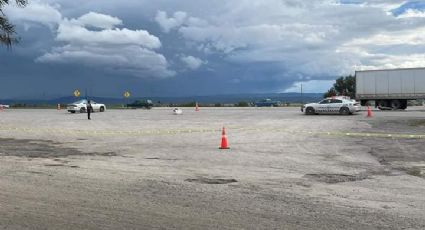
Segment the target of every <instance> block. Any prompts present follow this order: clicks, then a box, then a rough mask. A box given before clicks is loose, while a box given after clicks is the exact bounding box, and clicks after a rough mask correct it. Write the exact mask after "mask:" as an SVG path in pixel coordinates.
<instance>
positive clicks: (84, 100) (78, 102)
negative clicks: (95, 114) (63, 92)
mask: <svg viewBox="0 0 425 230" xmlns="http://www.w3.org/2000/svg"><path fill="white" fill-rule="evenodd" d="M72 104H87V100H86V99H83V100H79V101H76V102H74V103H72Z"/></svg>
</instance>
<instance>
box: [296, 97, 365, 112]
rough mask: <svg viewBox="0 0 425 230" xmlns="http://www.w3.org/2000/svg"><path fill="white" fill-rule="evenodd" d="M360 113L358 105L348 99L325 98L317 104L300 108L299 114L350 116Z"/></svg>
mask: <svg viewBox="0 0 425 230" xmlns="http://www.w3.org/2000/svg"><path fill="white" fill-rule="evenodd" d="M358 111H360V104H359V103H358V102H356V101H355V100H352V99H350V98H348V97H332V98H326V99H323V100H322V101H320V102H318V103H309V104H305V105H303V106H302V107H301V112H305V114H307V115H313V114H341V115H350V114H353V113H356V112H358Z"/></svg>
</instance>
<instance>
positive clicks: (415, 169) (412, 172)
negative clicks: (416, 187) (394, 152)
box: [406, 167, 422, 177]
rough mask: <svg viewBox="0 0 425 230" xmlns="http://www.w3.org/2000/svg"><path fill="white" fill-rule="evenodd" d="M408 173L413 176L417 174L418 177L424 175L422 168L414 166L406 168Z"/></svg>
mask: <svg viewBox="0 0 425 230" xmlns="http://www.w3.org/2000/svg"><path fill="white" fill-rule="evenodd" d="M406 172H407V174H409V175H411V176H417V177H421V176H422V170H421V168H419V167H413V168H409V169H407V170H406Z"/></svg>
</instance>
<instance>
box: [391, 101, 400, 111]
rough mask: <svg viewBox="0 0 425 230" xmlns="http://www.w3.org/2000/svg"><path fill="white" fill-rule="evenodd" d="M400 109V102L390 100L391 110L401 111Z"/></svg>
mask: <svg viewBox="0 0 425 230" xmlns="http://www.w3.org/2000/svg"><path fill="white" fill-rule="evenodd" d="M401 107H402V104H401V101H399V100H391V108H392V109H393V110H398V109H401Z"/></svg>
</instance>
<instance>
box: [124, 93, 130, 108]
mask: <svg viewBox="0 0 425 230" xmlns="http://www.w3.org/2000/svg"><path fill="white" fill-rule="evenodd" d="M123 96H124V98H125V100H124V103H125V106H124V107H127V104H128V100H127V99H128V98H129V97H130V96H131V94H130V92H129V91H125V92H124V94H123Z"/></svg>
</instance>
